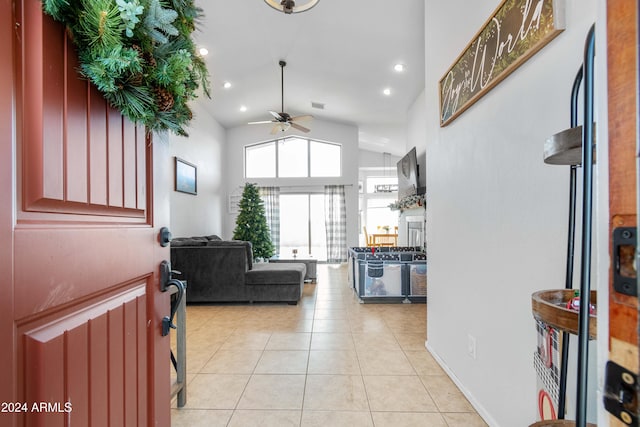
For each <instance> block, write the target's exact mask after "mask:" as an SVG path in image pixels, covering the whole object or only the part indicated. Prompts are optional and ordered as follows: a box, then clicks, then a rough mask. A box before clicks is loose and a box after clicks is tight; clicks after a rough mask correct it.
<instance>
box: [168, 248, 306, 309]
mask: <svg viewBox="0 0 640 427" xmlns="http://www.w3.org/2000/svg"><path fill="white" fill-rule="evenodd" d="M171 268H172V269H174V270H178V271H180V272H181V274H180V275H177V276H176V278H179V279H181V280H186V281H187V302H287V303H289V304H297V302H298V301H299V300H300V297H301V296H302V291H303V288H304V275H305V272H306V267H305V265H304V264H301V263H287V264H276V263H268V262H263V263H254V262H253V253H252V251H251V243H250V242H244V241H238V240H220V239H219V238H218V237H217V236H203V237H188V238H184V237H182V238H175V239H173V240H172V241H171Z"/></svg>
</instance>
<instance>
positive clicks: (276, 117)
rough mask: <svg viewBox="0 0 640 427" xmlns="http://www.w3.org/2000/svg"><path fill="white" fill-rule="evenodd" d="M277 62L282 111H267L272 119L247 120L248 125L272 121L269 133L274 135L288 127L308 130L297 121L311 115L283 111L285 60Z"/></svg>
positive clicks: (308, 117) (307, 118)
mask: <svg viewBox="0 0 640 427" xmlns="http://www.w3.org/2000/svg"><path fill="white" fill-rule="evenodd" d="M278 64H279V65H280V84H281V86H280V87H281V91H280V94H281V102H282V111H281V112H279V113H277V112H275V111H269V114H271V115H272V116H273V120H262V121H259V122H249V123H248V124H250V125H258V124H264V123H274V125H273V128H271V134H272V135H275V134H276V133H278V131H280V132H285V131H286V130H288V129H289V128H290V127H292V128H294V129H297V130H299V131H302V132H305V133H306V132H309V131H310V129H308V128H306V127H304V126H301V125H299V124H298V122H303V121H305V120H311V119H313V116H312V115H309V114H305V115H303V116H294V117H291V116H290V115H289V114H287V113H285V112H284V67H285V66H286V65H287V63H286V62H284V61H282V60H281V61H280V62H278Z"/></svg>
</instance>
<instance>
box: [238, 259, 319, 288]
mask: <svg viewBox="0 0 640 427" xmlns="http://www.w3.org/2000/svg"><path fill="white" fill-rule="evenodd" d="M306 272H307V267H306V266H305V265H304V264H300V263H271V262H260V263H256V264H254V265H253V269H252V270H250V271H247V272H246V273H245V283H246V284H247V285H282V284H288V283H295V284H300V283H301V282H304V275H305V273H306Z"/></svg>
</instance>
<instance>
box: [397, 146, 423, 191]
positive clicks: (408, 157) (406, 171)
mask: <svg viewBox="0 0 640 427" xmlns="http://www.w3.org/2000/svg"><path fill="white" fill-rule="evenodd" d="M418 175H419V169H418V159H417V157H416V147H413V148H412V149H411V151H409V152H408V153H407V154H405V155H404V157H403V158H401V159H400V160H399V161H398V199H404V198H405V197H409V196H415V195H416V194H418Z"/></svg>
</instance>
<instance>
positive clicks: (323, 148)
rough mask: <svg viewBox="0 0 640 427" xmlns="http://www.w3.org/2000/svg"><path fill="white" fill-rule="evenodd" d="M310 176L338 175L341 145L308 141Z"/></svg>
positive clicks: (340, 161)
mask: <svg viewBox="0 0 640 427" xmlns="http://www.w3.org/2000/svg"><path fill="white" fill-rule="evenodd" d="M309 149H310V153H309V157H310V159H311V162H310V163H311V176H340V166H341V163H342V147H341V146H339V145H336V144H327V143H324V142H318V141H310V142H309Z"/></svg>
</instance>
